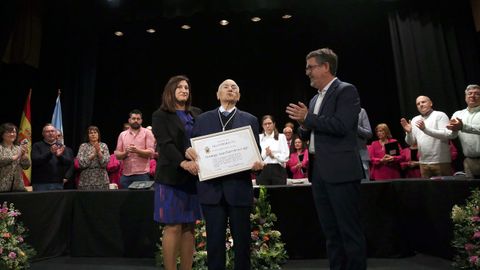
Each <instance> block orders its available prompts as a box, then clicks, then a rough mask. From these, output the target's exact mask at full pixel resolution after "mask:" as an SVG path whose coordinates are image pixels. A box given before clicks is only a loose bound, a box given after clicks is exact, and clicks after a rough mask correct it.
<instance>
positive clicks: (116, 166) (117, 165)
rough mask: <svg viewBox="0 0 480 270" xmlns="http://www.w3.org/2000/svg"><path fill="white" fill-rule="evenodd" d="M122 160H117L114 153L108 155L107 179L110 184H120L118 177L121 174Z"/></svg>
mask: <svg viewBox="0 0 480 270" xmlns="http://www.w3.org/2000/svg"><path fill="white" fill-rule="evenodd" d="M122 170H123V162H122V160H118V159H117V157H116V156H115V154H111V155H110V161H109V162H108V164H107V173H108V179H109V181H110V183H111V184H116V185H117V186H120V177H121V176H122Z"/></svg>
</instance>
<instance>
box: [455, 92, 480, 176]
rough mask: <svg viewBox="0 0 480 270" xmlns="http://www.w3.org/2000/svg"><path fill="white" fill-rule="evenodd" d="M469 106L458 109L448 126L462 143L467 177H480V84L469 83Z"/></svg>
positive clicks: (467, 99)
mask: <svg viewBox="0 0 480 270" xmlns="http://www.w3.org/2000/svg"><path fill="white" fill-rule="evenodd" d="M465 102H466V103H467V108H465V109H463V110H460V111H456V112H455V113H454V114H453V116H452V119H451V120H450V122H449V124H448V125H447V128H448V129H449V130H451V131H452V135H453V136H454V137H458V139H459V140H460V144H461V145H462V149H463V155H464V156H465V159H464V160H463V167H464V170H465V174H466V177H467V178H470V179H472V178H474V179H480V139H479V137H480V136H479V135H480V113H478V112H479V111H480V86H479V85H476V84H471V85H468V86H467V88H466V89H465Z"/></svg>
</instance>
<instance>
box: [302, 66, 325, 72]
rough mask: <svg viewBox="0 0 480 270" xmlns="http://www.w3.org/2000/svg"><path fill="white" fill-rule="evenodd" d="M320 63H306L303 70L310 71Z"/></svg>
mask: <svg viewBox="0 0 480 270" xmlns="http://www.w3.org/2000/svg"><path fill="white" fill-rule="evenodd" d="M319 66H321V65H308V66H306V67H305V71H312V69H314V68H316V67H319Z"/></svg>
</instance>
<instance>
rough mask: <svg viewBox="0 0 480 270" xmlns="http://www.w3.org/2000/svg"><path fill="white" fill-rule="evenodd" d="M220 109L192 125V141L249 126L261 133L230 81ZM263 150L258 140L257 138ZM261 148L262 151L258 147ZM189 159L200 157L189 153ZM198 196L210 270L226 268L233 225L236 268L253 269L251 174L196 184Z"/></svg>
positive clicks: (225, 84) (221, 91)
mask: <svg viewBox="0 0 480 270" xmlns="http://www.w3.org/2000/svg"><path fill="white" fill-rule="evenodd" d="M217 99H218V101H219V102H220V106H219V107H217V108H215V109H213V110H211V111H207V112H205V113H203V114H201V115H199V116H198V117H197V118H196V119H195V124H194V125H193V130H192V138H194V137H198V136H203V135H208V134H212V133H217V132H222V131H226V130H230V129H234V128H239V127H245V126H250V127H251V128H252V131H253V134H259V133H260V132H259V125H258V120H257V117H255V116H253V115H252V114H250V113H248V112H245V111H241V110H239V109H238V108H237V107H236V105H237V102H238V101H239V100H240V87H239V86H238V85H237V83H236V82H235V81H233V80H231V79H228V80H225V81H223V82H222V83H221V84H220V86H219V87H218V91H217ZM255 140H256V143H257V145H258V147H260V143H259V141H258V140H259V137H258V136H255ZM259 149H260V148H259ZM187 152H188V153H189V154H188V156H189V157H190V159H193V160H196V158H197V154H196V152H195V151H194V150H193V149H192V148H189V149H188V150H187ZM262 167H263V164H262V162H260V161H257V162H255V163H254V164H252V170H255V171H256V170H259V169H261V168H262ZM197 189H198V197H199V200H200V204H201V206H202V212H203V217H204V218H205V222H206V227H207V257H208V270H223V269H226V266H225V263H226V253H225V252H226V248H225V231H226V229H227V223H228V224H229V225H230V228H231V232H232V236H233V242H234V243H235V245H234V255H235V262H234V269H235V270H250V268H251V265H250V241H251V231H250V212H251V210H252V204H253V187H252V180H251V179H250V171H242V172H237V173H234V174H230V175H226V176H220V177H217V178H213V179H210V180H208V181H201V182H198V184H197Z"/></svg>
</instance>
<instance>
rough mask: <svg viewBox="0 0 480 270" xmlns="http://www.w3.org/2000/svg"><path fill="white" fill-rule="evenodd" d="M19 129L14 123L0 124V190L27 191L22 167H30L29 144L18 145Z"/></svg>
mask: <svg viewBox="0 0 480 270" xmlns="http://www.w3.org/2000/svg"><path fill="white" fill-rule="evenodd" d="M17 131H18V129H17V127H16V126H15V125H14V124H11V123H4V124H2V125H0V140H1V141H0V192H5V191H25V186H24V185H23V178H22V169H24V170H26V169H28V168H30V160H29V159H28V155H27V154H28V149H27V145H26V144H24V143H23V142H22V145H17V135H18V133H17Z"/></svg>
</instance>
